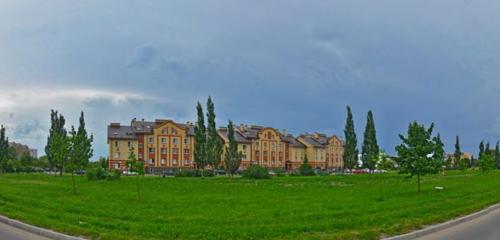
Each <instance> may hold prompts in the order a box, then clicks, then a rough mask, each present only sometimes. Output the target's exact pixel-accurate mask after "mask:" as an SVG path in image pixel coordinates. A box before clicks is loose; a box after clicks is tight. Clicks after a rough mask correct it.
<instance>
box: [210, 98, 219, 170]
mask: <svg viewBox="0 0 500 240" xmlns="http://www.w3.org/2000/svg"><path fill="white" fill-rule="evenodd" d="M206 144H207V145H206V151H207V159H208V164H209V165H211V166H212V170H213V171H214V172H215V169H217V168H218V167H219V165H220V162H221V158H222V141H221V140H220V138H219V135H218V134H217V127H216V125H215V105H214V102H213V101H212V97H208V100H207V143H206Z"/></svg>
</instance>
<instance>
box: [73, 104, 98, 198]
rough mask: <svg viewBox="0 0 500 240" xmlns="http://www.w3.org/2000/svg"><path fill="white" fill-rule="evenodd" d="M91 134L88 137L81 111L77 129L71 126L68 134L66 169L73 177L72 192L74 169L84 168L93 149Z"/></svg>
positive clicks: (74, 184) (74, 185)
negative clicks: (68, 149) (68, 150)
mask: <svg viewBox="0 0 500 240" xmlns="http://www.w3.org/2000/svg"><path fill="white" fill-rule="evenodd" d="M92 141H93V136H92V135H90V137H89V136H88V134H87V130H86V129H85V118H84V115H83V112H81V115H80V125H79V126H78V131H75V128H74V127H71V131H70V136H69V147H70V152H69V158H68V164H67V169H68V170H69V171H70V172H71V175H72V179H73V193H74V194H76V182H75V176H74V171H75V170H78V169H84V168H85V167H86V166H87V165H88V163H89V161H90V158H92V156H93V153H94V151H93V150H92Z"/></svg>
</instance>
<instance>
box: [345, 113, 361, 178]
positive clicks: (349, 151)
mask: <svg viewBox="0 0 500 240" xmlns="http://www.w3.org/2000/svg"><path fill="white" fill-rule="evenodd" d="M344 135H345V147H344V156H343V159H344V167H346V168H347V169H349V170H352V169H353V168H354V167H355V166H356V165H357V164H358V149H357V145H358V140H357V139H356V132H355V130H354V121H353V117H352V112H351V108H350V107H349V106H347V119H346V124H345V129H344Z"/></svg>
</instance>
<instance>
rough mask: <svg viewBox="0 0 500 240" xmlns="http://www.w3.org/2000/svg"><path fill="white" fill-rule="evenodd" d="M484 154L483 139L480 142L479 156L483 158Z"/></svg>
mask: <svg viewBox="0 0 500 240" xmlns="http://www.w3.org/2000/svg"><path fill="white" fill-rule="evenodd" d="M483 154H484V141H481V143H480V144H479V158H481V156H483Z"/></svg>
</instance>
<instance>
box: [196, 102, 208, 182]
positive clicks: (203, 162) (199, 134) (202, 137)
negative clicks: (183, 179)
mask: <svg viewBox="0 0 500 240" xmlns="http://www.w3.org/2000/svg"><path fill="white" fill-rule="evenodd" d="M196 113H197V115H198V120H197V121H196V125H195V126H194V140H195V145H194V162H195V163H196V167H197V168H199V169H201V170H202V171H201V174H202V175H203V169H205V167H206V166H207V164H208V162H207V151H206V142H207V133H206V128H205V116H204V114H203V108H202V106H201V104H200V102H198V103H197V104H196Z"/></svg>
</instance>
